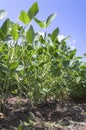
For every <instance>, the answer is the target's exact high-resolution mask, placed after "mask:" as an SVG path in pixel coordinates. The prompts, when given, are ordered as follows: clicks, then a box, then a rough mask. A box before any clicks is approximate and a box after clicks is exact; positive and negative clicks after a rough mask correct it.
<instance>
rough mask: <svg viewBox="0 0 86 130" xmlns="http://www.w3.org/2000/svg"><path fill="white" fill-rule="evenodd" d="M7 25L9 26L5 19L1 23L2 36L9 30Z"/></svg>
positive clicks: (8, 21) (7, 20)
mask: <svg viewBox="0 0 86 130" xmlns="http://www.w3.org/2000/svg"><path fill="white" fill-rule="evenodd" d="M9 25H10V20H9V19H6V20H5V22H4V23H3V25H2V27H1V30H2V31H3V33H4V35H6V34H7V32H8V29H9Z"/></svg>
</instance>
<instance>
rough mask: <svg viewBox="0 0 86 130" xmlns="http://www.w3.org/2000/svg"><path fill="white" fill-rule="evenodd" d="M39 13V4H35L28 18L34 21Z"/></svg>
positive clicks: (29, 11)
mask: <svg viewBox="0 0 86 130" xmlns="http://www.w3.org/2000/svg"><path fill="white" fill-rule="evenodd" d="M38 12H39V7H38V4H37V2H35V3H34V4H33V5H32V6H31V7H30V9H29V10H28V13H27V14H28V16H29V18H30V20H32V19H33V18H34V17H35V16H36V15H37V13H38Z"/></svg>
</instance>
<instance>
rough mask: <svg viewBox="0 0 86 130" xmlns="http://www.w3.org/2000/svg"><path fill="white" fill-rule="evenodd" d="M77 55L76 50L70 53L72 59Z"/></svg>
mask: <svg viewBox="0 0 86 130" xmlns="http://www.w3.org/2000/svg"><path fill="white" fill-rule="evenodd" d="M75 54H76V49H74V50H72V51H70V59H72V58H73V57H74V56H75Z"/></svg>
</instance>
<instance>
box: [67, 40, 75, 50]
mask: <svg viewBox="0 0 86 130" xmlns="http://www.w3.org/2000/svg"><path fill="white" fill-rule="evenodd" d="M67 45H68V46H69V47H70V48H71V50H73V49H75V48H76V40H72V41H69V42H68V43H67Z"/></svg>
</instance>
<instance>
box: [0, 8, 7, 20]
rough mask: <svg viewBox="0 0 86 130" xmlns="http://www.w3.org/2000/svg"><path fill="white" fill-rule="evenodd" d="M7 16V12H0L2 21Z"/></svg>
mask: <svg viewBox="0 0 86 130" xmlns="http://www.w3.org/2000/svg"><path fill="white" fill-rule="evenodd" d="M6 15H7V12H6V11H5V10H0V20H2V19H3V18H4V17H5V16H6Z"/></svg>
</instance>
